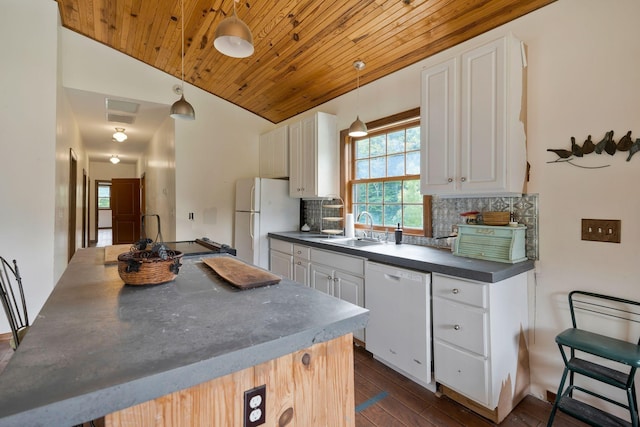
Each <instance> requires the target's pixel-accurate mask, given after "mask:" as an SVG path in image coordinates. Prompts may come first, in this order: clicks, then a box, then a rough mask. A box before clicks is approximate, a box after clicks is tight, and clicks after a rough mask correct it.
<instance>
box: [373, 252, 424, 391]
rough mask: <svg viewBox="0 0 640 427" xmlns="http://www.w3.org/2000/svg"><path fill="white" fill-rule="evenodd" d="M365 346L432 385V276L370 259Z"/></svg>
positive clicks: (383, 358) (405, 371) (416, 379)
mask: <svg viewBox="0 0 640 427" xmlns="http://www.w3.org/2000/svg"><path fill="white" fill-rule="evenodd" d="M365 307H366V308H368V309H369V311H370V313H369V323H368V324H367V329H366V333H365V338H366V348H367V350H368V351H370V352H371V353H373V355H374V356H375V358H376V359H378V360H380V361H381V362H383V363H385V364H386V365H388V366H390V367H391V368H393V369H394V370H396V371H398V372H400V373H402V374H403V375H405V376H407V377H409V378H411V379H412V380H413V381H415V382H417V383H419V384H420V385H422V386H424V387H428V388H429V389H433V387H434V385H433V384H431V385H430V383H431V275H430V274H429V273H423V272H419V271H413V270H407V269H403V268H399V267H393V266H390V265H384V264H378V263H375V262H367V264H366V267H365Z"/></svg>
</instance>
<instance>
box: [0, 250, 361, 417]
mask: <svg viewBox="0 0 640 427" xmlns="http://www.w3.org/2000/svg"><path fill="white" fill-rule="evenodd" d="M212 256H228V255H212ZM200 259H201V257H200V256H195V257H189V258H185V259H183V267H182V268H181V270H180V273H179V275H178V277H177V278H176V280H175V281H174V282H170V283H167V284H163V285H157V286H126V285H123V283H122V281H121V279H120V277H119V275H118V271H117V265H107V266H105V265H104V249H102V248H91V249H82V250H80V251H78V252H77V253H76V255H74V257H73V259H72V261H71V263H70V264H69V266H68V267H67V269H66V270H65V272H64V274H63V275H62V277H61V278H60V281H59V282H58V284H57V286H56V287H55V289H54V290H53V292H52V294H51V295H50V297H49V299H48V300H47V302H46V303H45V305H44V307H43V308H42V310H41V311H40V313H39V314H38V316H37V319H36V320H35V322H34V323H33V326H32V327H31V329H30V330H29V332H28V333H27V335H26V337H25V339H24V341H23V342H22V343H21V345H20V347H19V348H18V350H17V351H16V353H15V354H14V355H13V357H12V359H11V360H10V361H9V364H8V365H7V367H6V369H5V370H4V371H3V373H2V374H1V375H0V384H1V386H0V425H1V426H21V427H23V426H32V427H33V426H70V425H75V424H80V423H81V422H84V421H88V420H90V419H94V418H97V417H100V416H103V415H106V414H108V413H111V412H114V411H117V410H120V409H124V408H127V407H130V406H133V405H135V404H138V403H141V402H145V401H148V400H151V399H154V398H157V397H159V396H163V395H165V394H168V393H171V392H173V391H176V390H180V389H184V388H187V387H190V386H193V385H195V384H199V383H202V382H204V381H207V380H210V379H213V378H217V377H220V376H223V375H226V374H229V373H232V372H235V371H238V370H241V369H245V368H247V367H250V366H254V365H256V364H260V363H263V362H265V361H267V360H271V359H273V358H276V357H280V356H282V355H285V354H289V353H291V352H294V351H297V350H300V349H304V348H307V347H310V346H311V345H313V344H314V343H316V342H323V341H327V340H330V339H333V338H336V337H339V336H342V335H345V334H347V333H350V332H352V331H354V330H356V329H360V328H363V327H364V326H365V325H366V322H367V319H368V316H369V314H368V311H367V310H365V309H363V308H361V307H358V306H355V305H352V304H349V303H347V302H344V301H341V300H339V299H337V298H334V297H331V296H328V295H326V294H323V293H321V292H318V291H315V290H313V289H310V288H308V287H306V286H303V285H300V284H297V283H295V282H292V281H289V280H283V281H282V282H280V283H279V284H277V285H273V286H268V287H262V288H256V289H252V290H244V291H241V290H237V289H236V288H234V287H233V286H231V285H229V284H227V283H226V282H224V281H223V280H222V279H220V278H218V277H217V275H216V274H215V273H213V272H212V271H211V270H210V269H209V268H208V267H207V266H206V265H205V264H204V263H202V262H201V261H200ZM23 275H24V277H25V280H27V282H25V286H27V287H28V286H29V283H28V273H27V272H23Z"/></svg>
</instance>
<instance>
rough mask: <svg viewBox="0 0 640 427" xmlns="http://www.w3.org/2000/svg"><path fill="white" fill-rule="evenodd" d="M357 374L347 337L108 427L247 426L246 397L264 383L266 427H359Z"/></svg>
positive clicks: (120, 416)
mask: <svg viewBox="0 0 640 427" xmlns="http://www.w3.org/2000/svg"><path fill="white" fill-rule="evenodd" d="M353 375H354V374H353V337H352V334H347V335H343V336H341V337H338V338H335V339H333V340H330V341H326V342H323V343H318V344H314V345H313V346H311V347H309V348H307V349H303V350H299V351H295V352H293V353H290V354H287V355H285V356H281V357H279V358H277V359H273V360H270V361H268V362H265V363H262V364H260V365H256V366H253V367H250V368H246V369H243V370H241V371H238V372H234V373H232V374H228V375H226V376H223V377H220V378H216V379H213V380H211V381H207V382H204V383H202V384H199V385H196V386H193V387H190V388H188V389H185V390H180V391H176V392H174V393H171V394H168V395H166V396H162V397H160V398H158V399H155V400H151V401H148V402H145V403H141V404H139V405H135V406H132V407H130V408H127V409H124V410H121V411H118V412H115V413H113V414H110V415H107V416H106V417H105V426H106V427H121V426H122V427H124V426H132V425H153V426H155V427H172V426H193V427H198V426H201V427H205V426H212V425H215V426H241V425H244V392H245V391H246V390H250V389H252V388H254V387H257V386H260V385H263V384H264V385H266V398H265V401H266V402H265V403H266V406H265V423H264V425H266V426H285V425H290V426H338V425H339V426H346V427H349V426H355V401H354V377H353Z"/></svg>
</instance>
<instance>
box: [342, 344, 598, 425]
mask: <svg viewBox="0 0 640 427" xmlns="http://www.w3.org/2000/svg"><path fill="white" fill-rule="evenodd" d="M354 359H355V400H356V426H357V427H371V426H379V427H382V426H394V427H396V426H398V427H401V426H407V427H422V426H424V427H488V426H495V425H497V424H495V423H493V422H491V421H489V420H487V419H485V418H483V417H481V416H479V415H476V414H475V413H474V412H471V411H470V410H468V409H466V408H465V407H464V406H462V405H460V404H458V403H456V402H454V401H453V400H451V399H449V398H448V397H446V396H442V397H437V396H436V395H435V394H434V393H432V392H431V391H429V390H427V389H425V388H424V387H422V386H420V385H418V384H416V383H414V382H413V381H410V380H409V379H407V378H405V377H403V376H402V375H399V374H398V373H396V372H395V371H393V370H392V369H390V368H389V367H387V366H385V365H384V364H382V363H380V362H378V361H377V360H375V359H374V358H373V357H372V356H371V353H369V352H367V351H366V350H364V349H361V348H358V347H356V350H355V355H354ZM370 403H373V404H370ZM369 404H370V405H369ZM550 411H551V404H550V403H548V402H545V401H542V400H539V399H536V398H535V397H532V396H528V397H526V398H525V399H524V400H523V401H522V402H521V403H520V404H519V405H518V406H517V407H516V409H515V410H514V411H512V412H511V414H509V415H508V416H507V418H505V419H504V421H503V422H502V423H501V424H500V426H502V427H524V426H527V427H534V426H538V427H539V426H546V425H547V419H548V417H549V412H550ZM553 425H554V427H561V426H567V427H578V426H580V427H583V426H586V424H584V423H581V422H579V421H577V420H574V419H572V418H570V417H568V416H566V415H565V414H562V413H558V415H557V416H556V419H555V422H554V424H553Z"/></svg>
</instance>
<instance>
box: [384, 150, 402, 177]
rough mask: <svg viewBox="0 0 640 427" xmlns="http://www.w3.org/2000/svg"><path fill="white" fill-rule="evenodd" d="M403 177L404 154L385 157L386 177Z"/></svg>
mask: <svg viewBox="0 0 640 427" xmlns="http://www.w3.org/2000/svg"><path fill="white" fill-rule="evenodd" d="M402 175H404V154H395V155H393V156H387V176H402Z"/></svg>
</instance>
